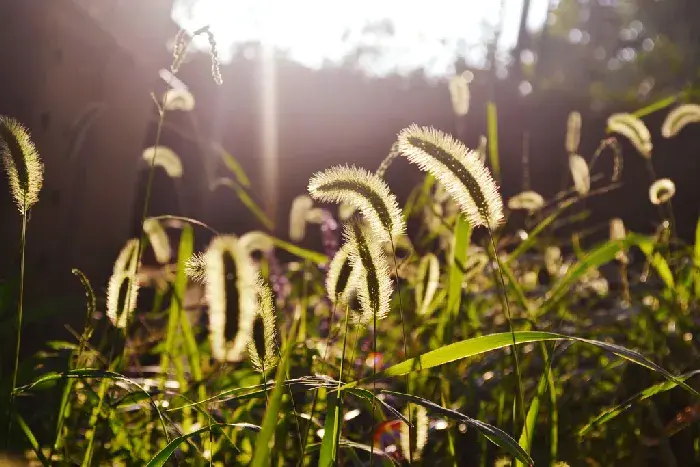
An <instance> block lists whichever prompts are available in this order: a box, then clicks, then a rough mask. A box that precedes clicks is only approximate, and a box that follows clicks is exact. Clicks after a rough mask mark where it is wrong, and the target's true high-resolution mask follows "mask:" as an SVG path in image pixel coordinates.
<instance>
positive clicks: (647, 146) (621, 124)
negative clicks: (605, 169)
mask: <svg viewBox="0 0 700 467" xmlns="http://www.w3.org/2000/svg"><path fill="white" fill-rule="evenodd" d="M608 131H610V132H614V133H619V134H621V135H622V136H624V137H626V138H627V139H629V140H630V142H631V143H632V144H633V145H634V147H635V148H637V151H639V153H640V154H641V155H642V156H644V157H645V158H647V159H649V158H650V157H651V150H652V147H653V146H652V144H651V134H649V130H648V129H647V127H646V125H645V124H644V122H643V121H642V120H641V119H639V118H637V117H635V116H634V115H632V114H628V113H617V114H613V115H611V116H610V117H608Z"/></svg>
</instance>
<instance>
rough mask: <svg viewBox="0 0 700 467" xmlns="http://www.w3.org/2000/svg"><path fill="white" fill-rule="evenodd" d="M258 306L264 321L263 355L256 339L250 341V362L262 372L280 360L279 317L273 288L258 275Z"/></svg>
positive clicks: (257, 315)
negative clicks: (276, 311)
mask: <svg viewBox="0 0 700 467" xmlns="http://www.w3.org/2000/svg"><path fill="white" fill-rule="evenodd" d="M257 294H258V308H257V310H256V313H255V315H256V317H257V318H259V319H260V320H261V321H262V325H263V351H264V353H263V356H262V357H261V356H260V353H259V352H258V349H257V348H256V346H255V340H254V339H250V341H249V342H248V357H249V358H250V363H251V365H253V368H255V369H256V370H257V371H259V372H260V373H267V372H268V371H270V369H272V368H274V367H275V366H276V365H277V362H278V361H279V356H278V347H277V317H276V316H275V306H274V301H273V298H272V290H270V287H269V286H268V285H267V284H266V283H265V281H263V279H262V278H260V277H258V283H257Z"/></svg>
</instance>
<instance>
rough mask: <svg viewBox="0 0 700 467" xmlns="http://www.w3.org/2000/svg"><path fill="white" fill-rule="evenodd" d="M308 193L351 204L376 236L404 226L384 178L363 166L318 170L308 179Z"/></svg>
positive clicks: (383, 236) (387, 235)
mask: <svg viewBox="0 0 700 467" xmlns="http://www.w3.org/2000/svg"><path fill="white" fill-rule="evenodd" d="M309 194H311V197H312V198H314V199H317V200H319V201H323V202H331V203H347V204H350V205H352V206H354V207H355V208H357V210H359V211H360V212H361V213H362V216H363V217H364V218H365V219H366V220H367V222H369V224H370V226H371V227H372V230H373V232H374V234H375V235H376V236H377V238H378V240H385V239H386V240H389V239H391V238H395V237H398V236H399V235H401V234H403V233H404V231H405V230H406V226H405V223H404V220H403V215H402V213H401V208H399V204H398V203H397V202H396V196H394V194H393V193H391V190H389V186H388V185H387V184H386V182H385V181H384V180H382V179H381V178H380V177H378V176H377V175H376V174H373V173H371V172H368V171H367V170H365V169H362V168H358V167H349V166H336V167H331V168H330V169H327V170H326V171H324V172H318V173H316V174H315V175H314V176H313V177H311V180H309Z"/></svg>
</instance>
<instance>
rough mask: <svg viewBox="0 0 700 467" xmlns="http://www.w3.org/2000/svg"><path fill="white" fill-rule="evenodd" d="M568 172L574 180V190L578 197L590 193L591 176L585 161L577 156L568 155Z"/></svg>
mask: <svg viewBox="0 0 700 467" xmlns="http://www.w3.org/2000/svg"><path fill="white" fill-rule="evenodd" d="M569 170H570V171H571V177H572V178H573V179H574V188H575V189H576V191H577V192H578V194H580V195H586V194H588V192H589V191H591V174H590V171H589V170H588V164H587V163H586V160H585V159H584V158H583V157H581V156H579V155H578V154H570V155H569Z"/></svg>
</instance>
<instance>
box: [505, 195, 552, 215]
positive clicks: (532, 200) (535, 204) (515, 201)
mask: <svg viewBox="0 0 700 467" xmlns="http://www.w3.org/2000/svg"><path fill="white" fill-rule="evenodd" d="M543 207H544V198H543V197H542V195H541V194H539V193H537V192H535V191H523V192H521V193H518V194H517V195H515V196H513V197H512V198H510V199H509V200H508V209H512V210H518V209H523V210H525V211H528V212H529V213H530V214H532V213H533V212H535V211H539V210H540V209H542V208H543Z"/></svg>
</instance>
